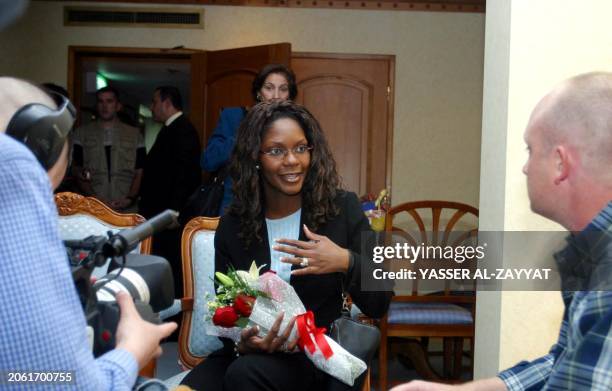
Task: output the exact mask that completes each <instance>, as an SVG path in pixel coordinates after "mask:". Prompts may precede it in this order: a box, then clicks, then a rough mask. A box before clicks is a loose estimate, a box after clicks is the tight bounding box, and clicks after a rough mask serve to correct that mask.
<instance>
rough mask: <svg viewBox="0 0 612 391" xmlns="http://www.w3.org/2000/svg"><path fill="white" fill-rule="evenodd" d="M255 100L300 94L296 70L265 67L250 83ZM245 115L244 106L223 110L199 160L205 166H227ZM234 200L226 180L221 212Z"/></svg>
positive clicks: (205, 168)
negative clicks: (296, 80)
mask: <svg viewBox="0 0 612 391" xmlns="http://www.w3.org/2000/svg"><path fill="white" fill-rule="evenodd" d="M251 94H252V95H253V99H254V100H255V102H273V101H283V100H287V99H290V100H294V99H295V97H296V96H297V84H296V82H295V75H294V74H293V71H292V70H291V69H289V68H288V67H286V66H284V65H282V64H269V65H266V66H265V67H263V68H262V69H261V70H260V71H259V73H258V74H257V76H255V79H254V80H253V84H252V86H251ZM245 115H246V108H244V107H229V108H226V109H223V111H221V116H220V117H219V122H218V123H217V127H216V128H215V130H214V131H213V134H212V135H211V137H210V139H209V140H208V144H207V145H206V149H205V150H204V152H203V153H202V160H201V162H200V164H201V166H202V169H204V170H205V171H208V172H215V171H219V170H222V169H224V168H225V167H226V166H227V164H228V163H229V160H230V155H231V152H232V149H233V148H234V143H235V140H236V131H237V130H238V126H239V125H240V122H241V121H242V119H243V118H244V116H245ZM231 201H232V181H231V180H229V178H228V179H227V180H226V181H225V183H224V191H223V201H222V202H221V207H220V210H219V215H223V213H224V212H225V209H226V208H227V206H228V205H229V204H230V202H231Z"/></svg>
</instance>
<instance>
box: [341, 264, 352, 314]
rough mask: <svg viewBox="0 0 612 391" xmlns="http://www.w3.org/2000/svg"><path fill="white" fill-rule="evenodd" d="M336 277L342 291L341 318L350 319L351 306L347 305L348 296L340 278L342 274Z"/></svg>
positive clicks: (342, 278)
mask: <svg viewBox="0 0 612 391" xmlns="http://www.w3.org/2000/svg"><path fill="white" fill-rule="evenodd" d="M338 277H339V279H340V289H341V290H342V293H341V295H342V309H341V310H340V312H341V314H342V316H345V317H347V318H350V317H351V305H350V304H349V294H348V292H347V291H346V288H345V286H344V277H343V276H342V273H338Z"/></svg>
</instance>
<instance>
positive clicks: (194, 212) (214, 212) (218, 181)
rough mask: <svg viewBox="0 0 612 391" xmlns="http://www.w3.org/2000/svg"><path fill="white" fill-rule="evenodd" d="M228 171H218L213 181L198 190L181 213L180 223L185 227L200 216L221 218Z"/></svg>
mask: <svg viewBox="0 0 612 391" xmlns="http://www.w3.org/2000/svg"><path fill="white" fill-rule="evenodd" d="M226 176H227V169H226V168H222V169H221V170H219V171H217V173H216V175H214V176H213V177H212V178H211V179H209V180H208V181H207V182H206V183H204V184H203V185H201V186H200V187H198V188H197V189H196V191H195V192H193V194H192V195H191V196H189V199H188V200H187V202H186V203H185V206H184V207H183V209H181V211H180V213H179V223H180V224H181V225H185V224H187V223H188V222H189V220H191V219H193V218H194V217H198V216H205V217H216V216H219V209H220V208H221V202H222V201H223V191H224V186H223V185H224V183H225V178H226Z"/></svg>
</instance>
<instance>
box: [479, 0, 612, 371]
mask: <svg viewBox="0 0 612 391" xmlns="http://www.w3.org/2000/svg"><path fill="white" fill-rule="evenodd" d="M611 14H612V2H610V1H608V0H583V1H580V2H576V1H569V0H537V1H533V0H529V1H528V0H510V1H509V0H490V1H488V2H487V22H486V23H487V33H486V45H485V47H486V49H485V58H486V60H485V64H486V65H485V76H484V78H485V86H484V91H485V93H484V96H483V99H484V113H483V144H482V156H481V159H482V162H481V167H482V175H481V180H480V182H481V185H480V186H481V187H480V188H481V194H480V196H481V203H480V207H481V210H483V212H484V213H483V214H482V215H481V220H480V222H481V226H484V227H489V228H488V229H505V230H509V231H514V230H551V231H552V230H559V229H560V227H559V226H558V225H557V224H555V223H552V222H550V221H548V220H545V219H543V218H542V217H540V216H537V215H535V214H534V213H532V212H531V211H530V207H529V201H528V198H527V189H526V183H525V178H524V176H523V174H522V172H521V168H522V165H523V163H524V162H525V159H526V157H527V155H526V152H525V145H524V142H523V132H524V128H525V126H526V124H527V121H528V118H529V115H530V113H531V110H532V109H533V107H534V106H535V104H536V103H537V102H538V101H539V100H540V99H541V98H542V97H543V96H544V95H545V94H546V93H547V92H548V91H549V90H550V89H552V88H553V86H554V85H556V84H557V83H559V82H561V81H562V80H564V79H566V78H568V77H571V76H573V75H575V74H579V73H583V72H589V71H593V70H607V71H612V51H611V50H610V49H611V48H612V28H611V27H610V21H609V16H610V15H611ZM534 250H535V252H538V253H541V252H542V251H543V250H546V249H544V248H538V249H534ZM504 256H505V257H506V256H508V254H507V253H504ZM538 258H539V256H534V259H533V262H534V263H536V262H538ZM481 298H484V301H483V300H481ZM478 300H479V301H478V303H479V304H478V305H479V307H478V312H477V324H476V336H477V338H476V353H477V358H476V368H475V375H476V377H484V376H490V375H493V374H494V373H495V372H496V371H497V370H499V369H503V368H506V367H508V366H510V365H513V364H514V363H516V362H517V361H519V360H522V359H530V358H535V357H538V356H541V355H543V354H545V353H546V352H547V351H548V349H549V348H550V346H551V344H552V343H554V341H555V340H556V339H557V334H558V331H559V326H560V319H561V316H562V311H563V305H562V302H561V299H560V294H559V292H502V293H501V294H491V293H485V294H479V297H478ZM487 300H488V301H487ZM484 302H487V304H488V305H487V306H484V307H483V306H482V304H483V303H484ZM485 314H486V316H485ZM488 318H489V319H497V321H496V322H492V323H491V324H489V323H488V320H487V319H488Z"/></svg>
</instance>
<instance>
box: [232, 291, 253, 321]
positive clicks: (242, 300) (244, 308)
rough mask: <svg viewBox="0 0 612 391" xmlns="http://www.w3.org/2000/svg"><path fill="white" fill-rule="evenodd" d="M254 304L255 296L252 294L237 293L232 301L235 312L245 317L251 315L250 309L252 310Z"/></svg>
mask: <svg viewBox="0 0 612 391" xmlns="http://www.w3.org/2000/svg"><path fill="white" fill-rule="evenodd" d="M254 305H255V298H254V297H253V296H247V295H238V296H236V300H235V301H234V309H235V310H236V312H238V313H239V314H240V315H242V316H244V317H247V318H248V317H249V316H251V311H253V306H254Z"/></svg>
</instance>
